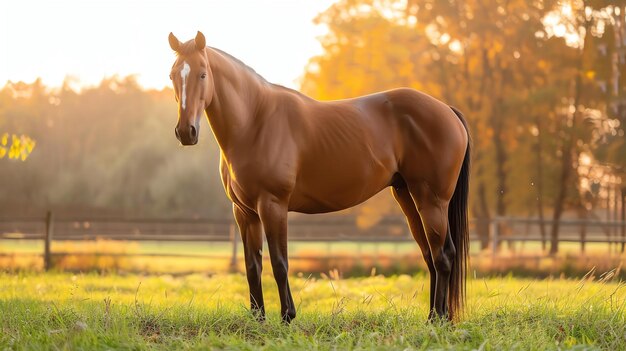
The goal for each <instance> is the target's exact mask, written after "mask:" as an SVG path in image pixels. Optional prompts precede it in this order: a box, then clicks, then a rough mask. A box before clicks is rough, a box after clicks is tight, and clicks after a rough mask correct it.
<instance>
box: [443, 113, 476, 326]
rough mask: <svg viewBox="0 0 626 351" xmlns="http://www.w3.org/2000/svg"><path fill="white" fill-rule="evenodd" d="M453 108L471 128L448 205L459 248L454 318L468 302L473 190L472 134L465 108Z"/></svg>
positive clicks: (452, 293) (451, 305)
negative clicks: (470, 209) (471, 172)
mask: <svg viewBox="0 0 626 351" xmlns="http://www.w3.org/2000/svg"><path fill="white" fill-rule="evenodd" d="M451 108H452V111H454V113H456V115H457V116H458V117H459V119H460V120H461V123H463V126H464V127H465V130H466V131H467V137H468V142H467V149H466V151H465V158H464V159H463V166H462V167H461V172H460V174H459V178H458V180H457V183H456V188H455V189H454V195H452V199H451V200H450V204H449V207H448V223H449V226H450V233H451V235H452V241H453V242H454V247H455V248H456V257H455V258H454V264H453V265H452V273H451V275H450V288H449V290H448V314H449V318H450V319H455V318H456V317H458V316H459V314H460V312H461V311H462V309H463V305H464V303H465V277H466V272H467V266H468V264H467V259H468V250H469V224H468V220H467V216H468V213H467V212H468V203H467V202H468V201H467V199H468V193H469V176H470V145H471V142H470V134H469V128H468V127H467V122H466V121H465V118H464V117H463V114H462V113H461V111H459V110H457V109H456V108H454V107H451Z"/></svg>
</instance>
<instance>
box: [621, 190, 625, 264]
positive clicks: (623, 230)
mask: <svg viewBox="0 0 626 351" xmlns="http://www.w3.org/2000/svg"><path fill="white" fill-rule="evenodd" d="M621 195H622V196H621V197H622V225H621V227H622V232H621V234H622V253H624V245H626V242H624V240H626V207H625V206H626V187H622V191H621Z"/></svg>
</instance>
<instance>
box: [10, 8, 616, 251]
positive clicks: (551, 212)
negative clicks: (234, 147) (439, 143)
mask: <svg viewBox="0 0 626 351" xmlns="http://www.w3.org/2000/svg"><path fill="white" fill-rule="evenodd" d="M625 12H626V1H600V0H597V1H591V0H589V1H530V0H506V1H505V0H488V1H482V0H480V1H479V0H463V1H460V0H459V1H457V0H447V1H439V0H432V1H428V0H407V1H406V2H396V1H387V0H341V1H338V2H337V3H336V4H334V5H332V6H331V7H330V8H329V9H328V10H326V11H325V12H323V13H321V14H320V15H319V16H318V17H317V19H316V21H317V22H318V23H320V24H324V25H326V26H328V29H329V31H328V33H327V34H326V35H325V36H324V37H322V38H321V42H322V45H323V48H324V53H323V54H322V55H320V56H318V57H313V58H311V61H310V63H309V64H308V66H307V67H306V68H305V73H304V75H303V77H302V80H301V90H302V91H303V92H304V93H306V94H309V95H311V96H313V97H315V98H318V99H322V100H326V99H339V98H347V97H354V96H357V95H362V94H367V93H372V92H376V91H380V90H385V89H391V88H394V87H399V86H409V87H413V88H416V89H419V90H422V91H425V92H427V93H429V94H431V95H433V96H435V97H437V98H440V99H442V100H443V101H445V102H447V103H449V104H451V105H454V106H457V107H458V108H460V109H461V110H462V111H463V112H464V113H465V115H466V117H467V118H468V120H469V122H470V127H471V130H472V133H473V142H474V155H473V156H474V165H473V178H472V179H473V181H472V190H471V195H472V199H471V213H472V216H473V217H475V218H478V219H489V218H492V217H494V216H506V215H522V216H533V217H540V218H546V219H555V220H557V223H558V219H560V218H561V217H563V216H577V217H581V218H591V217H598V216H600V214H598V213H599V211H598V210H599V209H602V210H606V209H607V208H609V209H610V208H613V209H616V208H618V207H619V206H618V205H616V204H617V203H618V201H619V200H620V199H621V197H622V196H623V195H622V194H624V192H626V191H625V190H624V184H625V183H626V181H622V179H625V180H626V177H625V176H624V174H625V171H624V169H625V167H626V143H625V141H624V140H625V139H624V138H625V137H624V126H626V94H625V91H624V86H625V84H624V83H626V74H623V73H624V72H626V29H625V27H626V25H625V21H624V15H625ZM175 122H176V106H175V102H174V99H173V94H172V91H171V90H169V89H165V90H163V91H153V90H148V91H146V90H142V89H141V88H140V87H139V86H138V85H137V84H136V82H135V81H134V79H133V78H132V77H127V78H118V77H113V78H109V79H105V80H103V81H102V83H101V84H100V85H99V86H97V87H91V88H84V89H83V90H81V91H80V92H75V91H74V90H72V89H70V88H69V83H68V84H66V85H64V86H63V87H61V88H59V89H49V88H46V87H44V86H42V84H41V83H40V82H39V81H36V82H34V83H33V84H25V83H8V84H7V85H6V86H4V88H2V90H1V91H0V132H8V133H15V134H26V135H28V136H30V137H32V138H33V139H34V140H35V141H36V143H37V146H36V148H35V150H34V151H33V152H32V154H31V156H30V157H29V158H28V159H27V160H26V162H19V161H10V160H7V159H3V160H0V198H1V199H2V200H3V201H2V202H1V203H0V206H2V208H0V210H2V211H9V210H12V211H26V210H33V209H41V208H55V207H56V208H59V209H67V210H84V211H87V210H94V211H97V212H98V213H124V214H150V215H158V216H200V217H216V216H225V215H228V216H230V208H229V205H228V203H227V200H226V199H225V196H224V195H223V191H222V186H221V181H220V179H219V176H218V172H217V163H218V157H219V153H218V150H217V147H216V145H215V143H214V141H213V139H212V137H211V136H210V133H209V131H208V125H207V124H204V126H203V128H202V129H203V130H204V132H202V133H201V135H202V137H201V145H200V146H198V147H195V148H182V147H178V146H177V141H176V139H175V137H174V132H173V128H174V125H175ZM424 167H428V165H424ZM5 200H6V201H5ZM354 211H356V212H357V213H358V214H359V215H360V216H359V217H358V218H359V219H358V220H359V221H361V222H362V223H361V224H363V225H367V224H368V223H371V222H375V221H376V220H377V218H380V216H382V215H385V214H388V213H392V212H397V211H398V209H397V206H395V204H394V203H393V200H392V198H391V197H390V196H389V195H388V194H387V193H386V192H385V193H384V194H381V195H380V196H377V197H376V198H375V199H373V200H372V201H370V202H368V203H367V204H365V205H364V206H360V207H359V208H357V209H356V210H354ZM602 213H604V212H602ZM613 218H616V217H615V216H614V217H613ZM479 223H486V222H485V221H483V222H479ZM479 225H480V224H479ZM541 230H542V233H544V234H545V235H550V233H551V234H552V237H554V238H556V235H557V234H558V230H559V227H558V225H554V226H542V228H541ZM480 232H481V233H485V235H487V233H488V231H487V229H486V228H484V230H481V231H480ZM485 243H486V240H485ZM554 249H556V247H554Z"/></svg>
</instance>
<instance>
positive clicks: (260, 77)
mask: <svg viewBox="0 0 626 351" xmlns="http://www.w3.org/2000/svg"><path fill="white" fill-rule="evenodd" d="M207 47H208V48H209V49H211V50H214V51H216V52H218V53H219V54H221V55H222V56H224V57H226V58H227V59H228V60H230V61H232V62H233V63H235V64H236V65H238V66H241V67H242V68H244V69H246V70H248V71H249V72H250V73H252V75H253V76H255V77H257V78H258V79H260V80H261V81H262V82H264V83H269V82H268V81H267V80H266V79H265V78H263V76H261V75H260V74H258V73H257V72H256V71H255V70H254V69H253V68H252V67H250V66H248V65H246V64H245V63H243V61H241V60H240V59H238V58H236V57H235V56H233V55H231V54H229V53H227V52H226V51H223V50H220V49H218V48H214V47H212V46H207Z"/></svg>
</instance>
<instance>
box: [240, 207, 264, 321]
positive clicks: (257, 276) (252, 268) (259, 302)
mask: <svg viewBox="0 0 626 351" xmlns="http://www.w3.org/2000/svg"><path fill="white" fill-rule="evenodd" d="M233 212H234V214H235V220H236V221H237V225H238V226H239V231H240V232H241V241H243V252H244V256H245V259H246V277H247V278H248V287H249V288H250V310H251V311H252V313H254V314H255V315H256V317H257V318H258V319H259V320H261V321H262V320H265V306H264V304H263V289H262V288H261V272H262V271H263V232H262V228H261V221H260V219H259V216H257V215H256V214H255V213H248V212H244V211H242V210H241V209H240V208H239V207H237V206H236V205H233Z"/></svg>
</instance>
